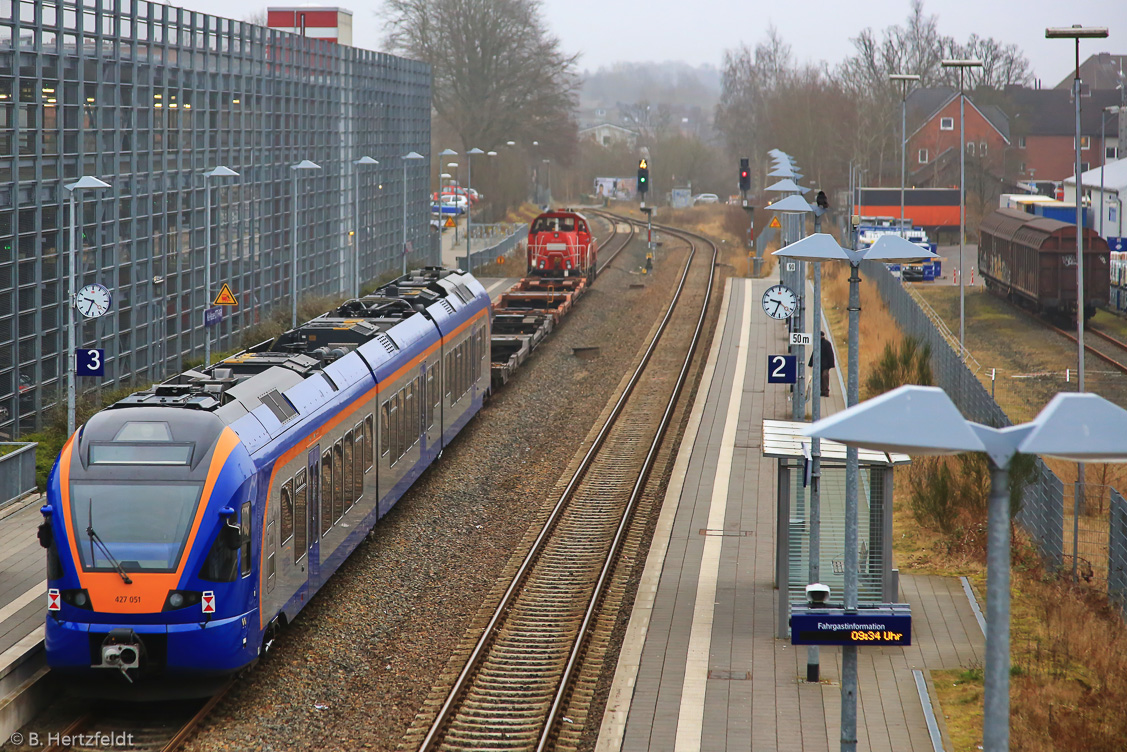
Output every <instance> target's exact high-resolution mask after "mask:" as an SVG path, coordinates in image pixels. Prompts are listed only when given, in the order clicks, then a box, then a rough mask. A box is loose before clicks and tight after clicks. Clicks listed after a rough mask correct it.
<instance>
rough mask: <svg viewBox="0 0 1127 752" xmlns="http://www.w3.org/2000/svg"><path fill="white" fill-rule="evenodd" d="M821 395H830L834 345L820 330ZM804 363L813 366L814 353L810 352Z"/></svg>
mask: <svg viewBox="0 0 1127 752" xmlns="http://www.w3.org/2000/svg"><path fill="white" fill-rule="evenodd" d="M821 347H822V363H821V366H822V396H823V397H829V396H830V369H831V368H833V367H834V346H833V345H831V344H830V341H829V340H828V339H826V333H825V332H822V341H821ZM806 365H808V366H810V367H811V368H813V367H814V355H813V353H811V355H810V362H809V363H807V364H806Z"/></svg>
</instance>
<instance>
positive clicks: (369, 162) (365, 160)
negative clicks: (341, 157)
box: [352, 155, 379, 165]
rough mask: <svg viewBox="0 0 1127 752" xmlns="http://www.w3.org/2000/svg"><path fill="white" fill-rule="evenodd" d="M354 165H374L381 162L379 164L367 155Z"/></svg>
mask: <svg viewBox="0 0 1127 752" xmlns="http://www.w3.org/2000/svg"><path fill="white" fill-rule="evenodd" d="M352 164H356V165H372V164H379V162H377V161H376V160H374V159H372V158H371V157H369V156H367V155H364V156H363V157H360V159H357V160H354V161H353V162H352Z"/></svg>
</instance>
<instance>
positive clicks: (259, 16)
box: [243, 8, 269, 26]
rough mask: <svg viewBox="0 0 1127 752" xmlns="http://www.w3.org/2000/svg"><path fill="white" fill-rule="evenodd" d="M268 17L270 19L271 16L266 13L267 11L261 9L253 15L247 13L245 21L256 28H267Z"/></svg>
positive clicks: (244, 17)
mask: <svg viewBox="0 0 1127 752" xmlns="http://www.w3.org/2000/svg"><path fill="white" fill-rule="evenodd" d="M268 17H269V14H268V13H267V12H266V9H265V8H260V9H258V10H256V11H254V12H253V13H247V14H246V15H245V16H243V20H244V21H246V22H247V23H252V24H254V25H255V26H266V25H267V20H266V19H267V18H268Z"/></svg>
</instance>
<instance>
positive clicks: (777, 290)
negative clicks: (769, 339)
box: [763, 285, 798, 319]
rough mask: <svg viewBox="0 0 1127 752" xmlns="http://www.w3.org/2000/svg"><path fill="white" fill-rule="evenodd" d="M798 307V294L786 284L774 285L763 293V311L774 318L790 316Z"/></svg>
mask: <svg viewBox="0 0 1127 752" xmlns="http://www.w3.org/2000/svg"><path fill="white" fill-rule="evenodd" d="M796 308H798V296H797V295H795V294H794V290H792V289H790V288H789V287H787V286H786V285H773V286H771V287H768V288H767V291H766V292H765V293H763V312H764V313H766V314H767V315H768V316H770V317H771V318H773V319H787V318H790V317H791V316H792V315H793V314H794V311H795V309H796Z"/></svg>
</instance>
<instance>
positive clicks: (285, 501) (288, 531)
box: [281, 478, 293, 545]
mask: <svg viewBox="0 0 1127 752" xmlns="http://www.w3.org/2000/svg"><path fill="white" fill-rule="evenodd" d="M281 504H282V545H285V543H286V541H288V540H289V539H290V538H292V537H293V478H290V479H289V480H287V481H286V482H285V483H283V484H282V502H281Z"/></svg>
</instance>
